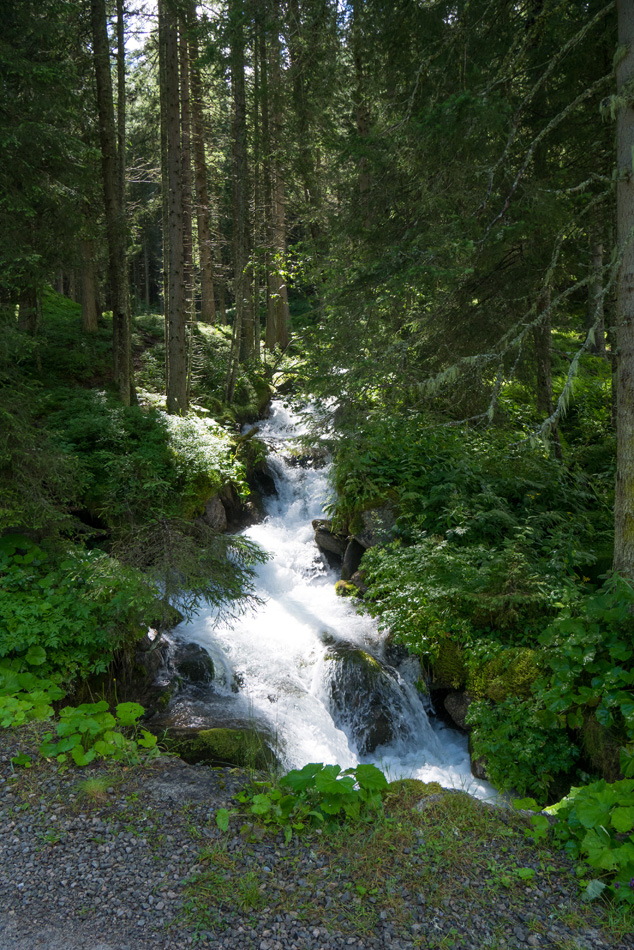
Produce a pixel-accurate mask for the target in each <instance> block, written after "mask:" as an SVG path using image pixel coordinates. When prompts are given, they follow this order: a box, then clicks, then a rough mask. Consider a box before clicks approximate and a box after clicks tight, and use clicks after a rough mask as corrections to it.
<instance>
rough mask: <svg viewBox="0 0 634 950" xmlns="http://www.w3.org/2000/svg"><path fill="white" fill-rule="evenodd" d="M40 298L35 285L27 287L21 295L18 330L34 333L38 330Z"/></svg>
mask: <svg viewBox="0 0 634 950" xmlns="http://www.w3.org/2000/svg"><path fill="white" fill-rule="evenodd" d="M37 315H38V299H37V291H36V289H35V287H34V286H30V287H27V288H26V290H24V291H23V292H22V294H21V295H20V304H19V308H18V330H21V331H22V332H23V333H30V334H31V335H33V334H34V333H35V332H36V331H37V323H38V320H37Z"/></svg>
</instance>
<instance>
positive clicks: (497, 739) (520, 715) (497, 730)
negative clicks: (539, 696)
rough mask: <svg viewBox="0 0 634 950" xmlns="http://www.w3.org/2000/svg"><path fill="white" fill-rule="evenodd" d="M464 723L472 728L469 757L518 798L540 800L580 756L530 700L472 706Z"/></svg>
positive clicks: (564, 733) (541, 709) (514, 698)
mask: <svg viewBox="0 0 634 950" xmlns="http://www.w3.org/2000/svg"><path fill="white" fill-rule="evenodd" d="M467 722H468V723H469V724H470V725H471V726H472V727H473V731H472V733H471V741H472V754H473V755H474V756H475V757H476V758H480V757H482V758H484V759H485V761H486V767H487V772H488V774H489V776H490V778H491V781H492V782H493V783H494V784H495V785H496V786H497V787H498V788H502V789H507V790H508V789H514V790H515V791H517V792H518V793H519V794H520V795H525V794H527V793H528V792H530V793H532V794H534V795H535V796H536V797H537V798H538V799H541V800H542V801H543V800H544V799H545V798H546V797H547V795H548V791H549V789H550V787H551V786H552V784H553V782H554V780H555V779H556V778H557V776H559V775H560V774H561V773H566V772H568V771H569V770H570V769H571V768H572V767H573V765H574V763H575V760H576V758H577V756H578V751H577V749H576V747H575V746H574V745H573V744H572V743H571V741H570V739H569V737H568V734H567V732H566V730H565V729H563V728H561V727H560V726H557V725H554V726H553V725H552V724H551V723H550V722H549V717H548V716H547V714H546V711H545V710H544V709H543V707H540V706H539V705H538V704H537V703H536V702H535V700H534V699H529V700H522V699H517V698H516V697H508V698H507V699H504V700H502V702H499V703H489V702H487V701H485V700H479V701H476V702H473V703H471V705H470V706H469V711H468V712H467Z"/></svg>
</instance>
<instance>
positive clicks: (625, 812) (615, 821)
mask: <svg viewBox="0 0 634 950" xmlns="http://www.w3.org/2000/svg"><path fill="white" fill-rule="evenodd" d="M610 821H611V822H612V827H613V828H614V829H615V830H616V831H618V832H619V833H621V834H622V833H624V832H626V831H631V830H632V829H633V828H634V807H632V806H631V805H630V806H629V807H625V808H615V809H614V811H613V812H612V814H611V815H610Z"/></svg>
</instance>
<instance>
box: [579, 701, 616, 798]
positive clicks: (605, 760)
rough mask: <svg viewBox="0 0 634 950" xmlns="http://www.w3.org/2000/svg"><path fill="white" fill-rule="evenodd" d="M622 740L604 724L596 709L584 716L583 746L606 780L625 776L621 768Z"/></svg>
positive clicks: (594, 765) (582, 729)
mask: <svg viewBox="0 0 634 950" xmlns="http://www.w3.org/2000/svg"><path fill="white" fill-rule="evenodd" d="M622 745H623V742H622V740H621V739H620V738H619V737H617V736H615V735H613V734H612V733H611V732H610V731H609V730H608V729H606V728H605V726H602V725H601V723H600V722H599V721H598V719H597V717H596V716H595V714H594V711H592V712H590V713H588V714H587V715H586V716H585V717H584V721H583V726H582V727H581V747H582V749H583V751H584V753H585V755H586V756H587V757H588V759H589V761H590V764H591V765H592V767H593V768H594V769H596V770H597V771H598V772H600V773H601V776H602V778H604V779H605V780H606V782H617V781H619V779H621V778H623V776H622V775H621V769H620V761H619V760H620V751H621V747H622Z"/></svg>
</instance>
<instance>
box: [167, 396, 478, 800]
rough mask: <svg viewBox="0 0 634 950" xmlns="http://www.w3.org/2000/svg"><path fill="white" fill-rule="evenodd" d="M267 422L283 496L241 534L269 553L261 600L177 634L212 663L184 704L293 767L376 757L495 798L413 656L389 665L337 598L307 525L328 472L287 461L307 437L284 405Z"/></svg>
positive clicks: (397, 774) (380, 643)
mask: <svg viewBox="0 0 634 950" xmlns="http://www.w3.org/2000/svg"><path fill="white" fill-rule="evenodd" d="M259 429H260V432H259V438H261V439H263V440H264V441H265V442H266V443H267V445H268V446H269V449H270V452H271V454H270V456H269V465H270V467H271V469H272V471H273V473H274V476H275V482H276V488H277V494H276V495H273V496H271V497H269V498H267V499H266V501H265V504H266V513H267V514H266V518H265V520H264V521H263V522H262V523H261V524H257V525H253V526H252V527H250V528H248V529H247V530H246V531H245V532H244V534H245V535H246V536H247V537H249V538H251V539H252V540H253V541H256V542H257V543H258V544H259V545H260V546H261V547H262V548H263V549H264V550H265V551H266V552H267V553H268V554H269V560H268V561H267V563H265V564H263V565H261V566H260V567H258V569H257V593H258V596H259V597H260V598H261V600H262V602H263V603H262V606H261V607H260V608H258V609H257V610H256V611H254V612H251V613H249V614H247V615H245V616H244V617H242V618H241V619H239V620H238V621H237V622H235V621H234V623H233V624H232V625H231V626H229V625H223V624H222V623H220V624H219V623H218V622H217V620H216V618H215V616H214V615H212V613H211V612H210V611H205V610H201V611H200V612H199V613H198V615H197V617H196V618H195V619H194V620H193V621H192V622H190V623H188V624H181V625H180V626H179V627H178V628H177V629H176V630H175V631H174V633H175V635H176V636H177V637H178V638H179V639H180V640H187V641H190V642H195V643H198V644H199V645H201V646H203V647H205V649H206V650H207V651H208V652H209V653H210V655H211V656H212V659H213V661H214V665H215V668H216V675H217V679H216V681H214V686H213V691H212V692H211V693H210V694H209V695H208V696H204V697H199V698H197V699H194V698H192V701H191V702H189V703H188V704H187V709H186V713H187V716H188V717H189V719H190V721H193V722H194V723H196V721H197V720H198V722H199V723H200V724H202V723H203V722H207V723H208V722H209V721H210V719H213V718H214V717H218V719H219V720H220V721H218V722H217V724H218V725H220V724H221V723H226V724H227V725H231V724H234V723H235V724H243V723H244V722H252V723H253V724H255V725H256V726H258V727H264V728H265V729H266V730H267V732H268V733H269V734H270V735H272V736H273V737H274V742H275V744H276V745H277V750H276V751H277V754H278V756H279V758H280V759H281V760H282V762H283V764H284V765H285V766H286V767H288V768H296V767H301V766H302V765H305V764H306V763H307V762H325V763H328V762H330V763H335V762H336V763H338V764H339V765H341V766H342V768H347V767H350V766H353V765H356V764H358V762H360V761H363V762H373V763H375V764H376V765H378V766H379V767H380V768H382V769H383V770H384V771H385V772H386V774H387V776H388V778H390V779H396V778H404V777H414V778H419V779H422V780H424V781H438V782H440V783H441V784H442V785H444V786H446V787H454V788H464V789H466V790H468V791H469V792H470V793H471V794H473V795H477V796H478V797H481V798H493V797H494V796H495V792H494V790H493V789H492V787H491V786H490V785H488V783H486V782H481V781H478V780H476V779H474V778H473V777H472V775H471V769H470V762H469V754H468V751H467V741H466V737H465V736H463V735H461V734H460V733H458V732H457V731H456V730H453V729H450V728H448V727H447V726H445V725H443V724H441V723H439V722H438V721H437V720H435V719H434V718H433V717H432V721H431V722H430V719H429V718H428V716H427V712H426V709H425V704H424V701H423V699H422V698H421V696H420V694H419V692H418V691H417V689H416V687H415V681H416V678H417V672H418V670H417V663H416V662H415V661H414V660H413V659H412V658H409V659H405V660H404V661H403V658H401V662H397V663H396V665H392V664H393V663H394V660H393V658H392V657H391V656H390V655H389V654H388V656H387V659H386V648H385V637H384V635H381V634H379V632H378V631H377V628H376V625H375V623H374V622H373V621H372V620H371V619H370V618H368V617H364V616H360V615H358V614H357V613H356V610H355V604H354V603H351V602H350V601H349V600H345V599H343V598H341V597H338V596H337V595H336V594H335V582H336V580H337V574H336V573H335V571H333V570H330V569H329V568H328V567H327V565H326V564H325V562H324V560H323V557H322V555H321V554H320V552H319V550H318V548H317V546H316V544H315V541H314V531H313V528H312V526H311V521H312V519H313V518H319V517H322V516H323V506H324V504H325V502H326V500H327V497H328V494H329V490H330V489H329V483H328V467H322V468H317V469H315V468H313V467H310V466H309V467H301V466H299V465H290V464H288V463H287V462H286V461H285V459H284V453H285V452H286V454H287V457H288V452H289V448H290V445H289V442H291V440H293V439H294V438H296V437H297V436H298V434H300V433H301V427H300V426H299V424H298V420H297V418H296V417H295V416H294V415H293V413H292V412H291V411H290V410H289V409H288V408H287V407H285V406H284V404H283V403H282V402H280V401H276V402H275V403H274V404H273V407H272V412H271V415H270V417H269V419H267V420H266V421H264V422H262V423H260V424H259ZM370 658H373V659H374V660H376V661H378V662H377V663H374V662H373V660H372V659H370ZM390 660H391V661H392V662H390ZM236 683H237V684H239V689H238V690H237V691H236ZM223 684H224V685H223ZM232 687H233V688H232ZM377 740H378V741H379V742H381V743H382V744H379V745H376V742H377ZM370 749H371V750H372V751H369V750H370Z"/></svg>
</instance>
